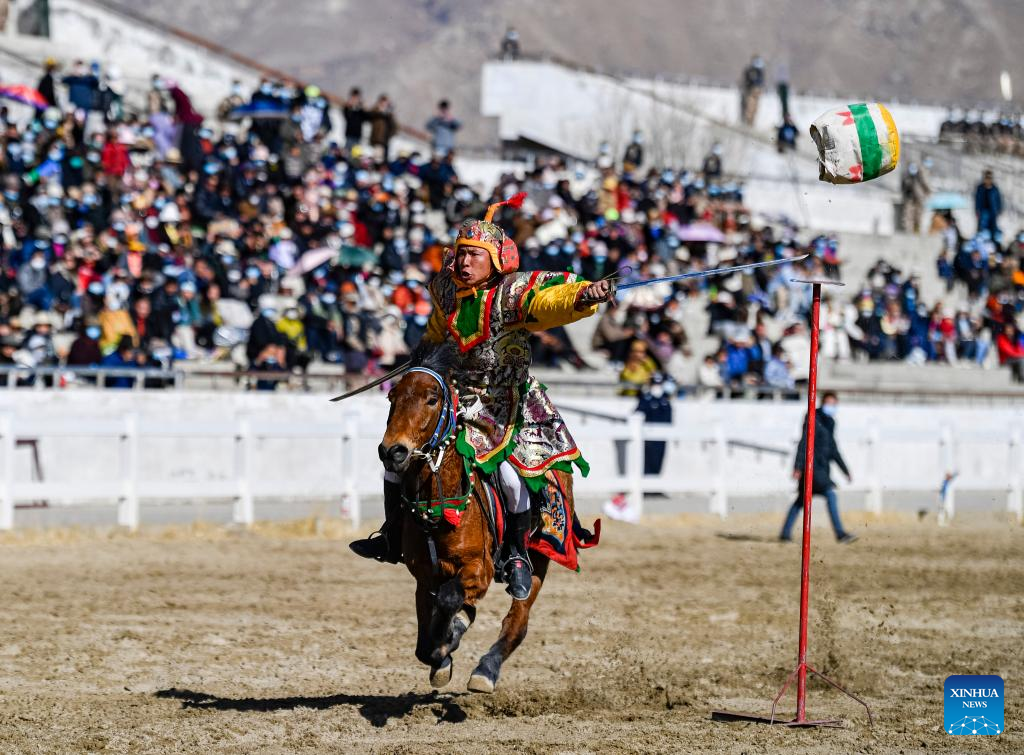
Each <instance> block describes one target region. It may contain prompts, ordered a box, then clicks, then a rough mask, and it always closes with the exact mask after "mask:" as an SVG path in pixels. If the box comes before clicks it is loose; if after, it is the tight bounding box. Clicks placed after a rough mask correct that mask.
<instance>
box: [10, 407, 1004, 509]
mask: <svg viewBox="0 0 1024 755" xmlns="http://www.w3.org/2000/svg"><path fill="white" fill-rule="evenodd" d="M611 403H612V406H611V409H612V410H615V409H622V408H625V407H626V406H628V404H625V403H623V402H618V403H615V402H611ZM564 404H566V406H564V409H565V413H566V417H567V418H568V420H569V424H570V426H571V427H572V429H573V433H574V436H575V437H576V440H577V442H578V443H579V445H580V447H581V448H582V449H583V451H584V454H585V455H586V456H587V458H588V460H589V461H590V464H591V473H590V476H589V477H587V478H585V479H584V478H581V477H578V478H577V482H576V490H577V493H578V495H580V496H589V497H593V496H607V495H609V494H611V493H615V492H626V493H627V494H628V495H629V496H631V498H632V500H633V502H634V503H635V504H636V505H637V506H642V505H643V497H644V494H645V493H647V492H662V493H668V494H672V493H677V494H678V493H689V494H698V495H705V496H707V499H708V511H710V512H711V513H714V514H717V515H719V516H722V517H724V516H726V515H727V514H728V512H729V501H730V499H731V498H734V497H737V496H747V497H750V496H762V495H778V494H780V493H791V492H792V491H793V489H794V483H793V481H792V462H793V449H794V448H795V444H796V440H797V439H798V435H799V429H800V427H799V426H800V418H801V417H802V408H801V407H799V406H798V405H795V404H788V405H779V404H769V403H768V402H723V403H698V402H678V403H677V404H676V407H675V410H676V421H675V423H673V424H663V425H657V424H645V423H644V422H643V419H642V417H641V416H640V415H631V416H629V415H621V416H620V419H619V420H618V421H617V420H616V419H615V418H614V417H613V416H612V415H614V414H615V413H616V412H614V411H608V412H605V415H604V416H594V415H593V414H590V415H584V416H578V411H575V410H573V409H572V408H571V406H568V404H571V402H569V401H567V402H564ZM593 408H594V406H593V404H592V405H591V406H590V408H589V409H588V410H587V411H591V410H592V409H593ZM597 408H599V409H600V407H597ZM383 411H385V410H384V408H383V406H377V405H376V404H373V403H372V402H368V403H367V404H366V405H356V406H355V407H353V408H352V409H346V410H342V411H337V410H335V411H328V410H326V409H325V410H324V411H322V412H321V413H320V414H319V415H317V416H315V417H305V418H303V417H288V416H287V415H285V416H282V414H283V413H282V412H281V411H276V412H274V413H272V414H268V413H259V412H252V413H245V414H236V415H234V416H231V415H222V416H220V417H217V416H213V414H212V412H205V413H203V414H199V415H193V416H181V415H179V416H178V417H175V418H173V419H172V418H169V416H168V414H167V413H166V410H165V413H164V414H161V415H159V416H148V415H145V414H142V413H140V412H138V411H131V412H125V413H122V414H120V415H119V416H115V417H114V418H104V419H96V418H83V417H82V416H80V415H75V414H66V415H64V414H53V413H51V414H50V415H49V416H36V415H37V413H33V415H32V416H29V415H28V414H15V413H14V412H8V413H0V529H11V528H12V527H13V526H14V521H15V520H14V511H15V504H16V503H17V502H24V501H39V500H46V501H47V502H48V503H49V505H51V506H60V505H68V506H74V505H77V504H81V503H87V502H101V503H104V502H106V503H114V502H116V505H117V521H118V523H119V524H121V525H124V526H126V527H129V528H136V527H138V525H139V523H140V501H142V500H146V501H149V502H153V503H160V502H167V501H181V500H191V501H199V500H224V499H232V500H233V501H234V509H233V519H234V521H235V522H238V523H240V524H250V523H252V522H253V520H254V519H255V501H256V500H257V499H284V498H291V499H295V498H306V499H330V500H338V501H342V500H344V501H345V502H346V505H347V510H348V513H349V515H350V516H351V518H352V520H353V522H354V523H355V524H356V525H358V524H359V522H360V519H361V505H360V499H361V497H363V496H367V495H372V496H377V495H379V494H380V484H381V483H380V479H381V468H380V463H379V461H378V460H377V452H376V448H377V444H378V443H379V442H380V438H381V436H382V435H383V417H384V415H383ZM1021 419H1022V418H1021V416H1020V414H1019V413H1011V412H999V411H995V410H990V411H988V412H981V411H970V410H956V409H943V410H934V409H930V408H922V407H916V408H908V407H863V406H857V407H854V406H849V407H844V409H843V419H842V421H841V423H840V426H839V427H840V429H839V433H838V437H839V443H840V446H841V448H842V450H843V453H844V456H845V458H846V460H847V462H848V464H849V466H850V467H851V470H852V472H853V477H854V480H855V485H853V486H844V488H845V489H852V490H859V491H862V492H864V493H865V494H866V495H865V501H866V507H867V509H868V510H869V511H872V512H876V513H877V512H881V511H882V508H883V503H884V496H885V493H886V491H900V492H914V493H921V494H922V500H928V501H929V502H930V501H936V500H937V499H938V490H939V488H940V486H941V484H942V480H943V478H944V477H945V476H946V475H947V474H955V477H954V479H953V482H952V484H951V486H950V487H949V492H948V494H947V495H946V496H945V499H944V504H943V505H944V506H945V511H944V513H945V515H946V516H950V517H951V516H952V515H953V513H954V510H953V507H954V501H955V491H956V490H972V491H986V492H989V493H993V492H994V493H995V494H996V495H998V496H1005V502H1006V504H1005V505H1006V509H1007V510H1008V511H1010V512H1012V513H1014V514H1015V515H1016V516H1017V518H1018V520H1020V519H1021V518H1022V516H1024V474H1022V466H1024V465H1022V462H1024V458H1022V441H1024V435H1022V429H1021V428H1022V427H1024V424H1022V422H1021ZM982 420H984V421H982ZM779 428H784V429H785V432H779ZM72 439H77V440H74V441H72ZM19 440H21V441H23V442H24V441H25V440H31V441H34V442H35V443H36V444H38V446H39V447H41V448H42V449H44V450H46V449H47V447H48V445H47V444H54V447H55V448H59V449H61V450H57V451H54V450H52V449H51V450H50V452H49V458H50V459H51V460H52V459H53V458H54V456H56V457H57V458H59V459H61V460H62V461H63V462H64V463H62V464H61V465H60V466H62V467H63V466H66V465H67V464H69V463H70V461H68V460H70V459H72V458H73V459H77V461H75V462H74V464H73V465H72V466H74V465H77V466H75V469H74V471H73V472H72V474H73V476H74V479H71V480H63V481H61V480H48V479H36V480H31V479H23V478H26V477H28V475H26V474H20V472H21V471H23V470H21V467H20V466H19V465H18V464H17V463H16V443H17V442H18V441H19ZM649 441H664V442H665V443H666V455H665V464H664V468H663V471H662V474H660V475H658V476H645V475H644V474H643V462H644V443H645V442H649ZM72 443H74V445H72ZM103 443H106V444H107V445H108V446H110V448H108V449H107V452H106V456H105V457H104V458H106V459H107V461H106V462H100V461H94V459H99V458H100V457H102V456H103V454H101V453H100V450H101V445H102V444H103ZM61 444H63V445H61ZM160 444H163V445H162V446H161V445H160ZM204 444H206V445H204ZM303 444H305V445H303ZM159 448H165V449H166V452H165V453H164V454H163V455H161V454H160V453H158V452H157V449H159ZM204 449H206V450H204ZM80 450H84V454H82V453H80ZM218 453H219V454H220V455H221V457H222V458H225V459H227V461H226V462H224V463H217V464H213V463H212V462H211V463H210V464H206V462H207V460H208V457H210V458H212V457H213V456H215V455H217V454H218ZM46 457H47V454H44V458H46ZM143 457H145V458H143ZM101 464H102V465H103V466H104V469H103V474H102V475H100V476H97V475H95V474H93V475H90V474H88V472H91V471H95V470H90V469H89V468H88V467H89V466H100V465H101ZM204 464H205V465H206V466H208V467H209V468H208V469H205V470H204V469H200V467H203V466H204ZM22 466H23V465H22ZM52 466H53V465H52V464H50V463H48V464H47V465H46V467H47V469H51V468H52ZM182 470H188V472H189V475H190V476H189V477H187V478H186V477H185V476H183V472H182Z"/></svg>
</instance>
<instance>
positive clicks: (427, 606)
mask: <svg viewBox="0 0 1024 755" xmlns="http://www.w3.org/2000/svg"><path fill="white" fill-rule="evenodd" d="M425 366H427V367H428V370H422V371H421V370H418V369H417V370H413V371H410V372H407V373H406V374H405V375H404V376H403V377H402V379H401V380H400V381H399V382H398V384H397V385H395V387H394V388H393V389H392V390H391V392H390V394H389V395H388V400H389V401H390V402H391V413H390V415H389V416H388V427H387V432H386V433H385V434H384V440H383V442H382V443H381V445H380V448H379V453H380V457H381V460H382V461H383V462H384V465H385V467H386V468H387V469H389V470H391V471H393V472H397V473H398V474H399V475H401V477H402V489H403V497H404V499H405V501H407V502H416V501H437V500H448V501H450V502H456V503H458V502H461V501H463V500H465V501H466V506H465V509H464V510H463V511H462V515H461V521H459V523H458V526H452V525H451V524H450V523H449V522H448V521H446V520H445V519H444V518H443V517H438V516H436V515H435V516H431V515H430V514H429V513H428V514H427V515H426V517H424V511H423V507H422V506H421V507H420V508H418V509H417V508H416V507H415V505H414V504H408V505H406V506H405V507H404V529H403V533H402V550H403V553H404V556H405V564H406V566H407V567H408V569H409V571H410V573H411V574H412V575H413V577H415V578H416V619H417V623H418V626H419V631H418V637H417V640H416V657H417V658H418V659H419V660H420V661H422V662H423V663H426V664H427V665H429V666H430V682H431V684H432V685H433V686H435V687H443V686H444V685H446V684H448V682H449V681H450V680H451V676H452V658H451V656H452V653H454V652H455V650H456V649H457V648H458V647H459V642H460V641H461V639H462V635H463V634H464V633H465V632H466V630H467V629H469V627H470V626H471V625H472V623H473V620H474V618H475V617H476V606H477V605H478V603H479V602H480V601H481V600H482V599H483V597H484V595H486V594H487V588H488V587H490V585H491V581H492V580H493V579H494V568H495V565H494V556H495V553H496V552H497V549H498V546H499V545H500V544H499V543H497V542H496V537H495V532H494V525H493V523H492V522H491V517H490V515H489V514H488V513H487V511H488V510H487V509H486V507H487V505H488V504H487V494H486V492H485V490H484V488H483V483H482V482H481V480H480V477H479V475H478V474H476V473H475V472H470V470H469V468H468V467H467V465H466V464H465V462H464V460H463V458H462V457H461V456H460V455H459V454H458V453H457V452H456V450H455V448H454V445H453V443H454V440H453V439H454V432H455V417H454V412H455V410H454V406H453V401H452V399H453V397H454V396H456V395H457V394H455V393H454V391H453V389H452V387H451V385H450V384H449V383H448V377H447V371H446V370H445V369H444V366H443V365H440V364H438V363H437V362H435V363H434V364H433V365H432V366H431V365H425ZM448 412H451V414H450V415H448V414H447V413H448ZM449 416H450V424H449ZM432 441H433V442H432ZM435 467H436V469H435ZM554 474H557V475H559V476H560V478H561V479H560V480H559V481H560V482H561V484H562V486H563V490H564V491H565V495H566V498H567V499H568V500H571V495H572V476H571V475H567V474H564V473H562V472H555V473H554ZM570 510H571V509H570ZM434 513H435V514H436V513H437V509H435V512H434ZM530 558H531V561H532V563H533V587H532V589H531V590H530V595H529V597H528V598H527V599H526V600H513V601H512V606H511V607H510V608H509V611H508V613H507V614H506V616H505V619H504V621H502V624H501V634H500V635H499V636H498V640H497V642H495V643H494V644H493V645H492V646H491V648H490V649H489V650H488V651H487V653H486V654H484V656H483V657H482V658H481V659H480V662H479V663H478V664H477V666H476V669H475V670H474V671H473V673H472V675H471V676H470V679H469V689H470V690H472V691H474V692H493V691H494V687H495V685H496V684H497V682H498V676H499V674H500V673H501V666H502V664H503V663H504V662H505V661H506V660H507V659H508V657H509V656H510V655H511V654H512V652H513V651H514V650H515V649H516V648H517V647H518V646H519V644H520V643H521V642H522V641H523V639H524V638H525V637H526V627H527V623H528V622H529V619H530V608H531V607H532V606H533V603H534V601H535V600H536V599H537V594H538V593H539V592H540V589H541V586H542V585H543V584H544V577H545V575H546V574H547V569H548V558H547V557H546V556H543V555H541V554H540V553H537V552H536V551H533V552H531V556H530Z"/></svg>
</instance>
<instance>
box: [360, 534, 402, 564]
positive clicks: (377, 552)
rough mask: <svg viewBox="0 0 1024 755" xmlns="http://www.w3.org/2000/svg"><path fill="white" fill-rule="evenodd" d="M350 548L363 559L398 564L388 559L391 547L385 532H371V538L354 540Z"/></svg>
mask: <svg viewBox="0 0 1024 755" xmlns="http://www.w3.org/2000/svg"><path fill="white" fill-rule="evenodd" d="M348 547H349V548H350V549H351V551H352V552H353V553H355V554H356V555H357V556H361V557H362V558H372V559H373V560H375V561H380V562H381V563H398V562H397V561H391V560H390V559H389V558H388V556H389V554H390V550H391V546H390V544H389V543H388V536H387V535H385V534H384V532H383V530H377V531H376V532H371V533H370V535H369V537H364V538H362V539H361V540H353V541H352V542H351V543H349V544H348Z"/></svg>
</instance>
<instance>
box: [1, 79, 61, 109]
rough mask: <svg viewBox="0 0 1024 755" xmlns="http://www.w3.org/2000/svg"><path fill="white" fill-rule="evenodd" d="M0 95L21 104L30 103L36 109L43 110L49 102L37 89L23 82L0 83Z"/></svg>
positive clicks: (48, 105)
mask: <svg viewBox="0 0 1024 755" xmlns="http://www.w3.org/2000/svg"><path fill="white" fill-rule="evenodd" d="M0 97H3V98H4V99H8V100H14V101H15V102H20V103H21V104H23V105H30V106H32V107H34V108H36V109H37V110H45V109H46V108H48V107H50V103H49V102H47V101H46V98H45V97H43V95H41V94H40V93H39V90H38V89H33V88H32V87H30V86H26V85H25V84H2V85H0Z"/></svg>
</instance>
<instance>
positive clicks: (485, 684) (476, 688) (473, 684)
mask: <svg viewBox="0 0 1024 755" xmlns="http://www.w3.org/2000/svg"><path fill="white" fill-rule="evenodd" d="M467 686H468V687H469V691H470V692H486V693H487V694H492V693H493V692H494V682H493V681H491V680H490V679H488V678H487V677H486V676H484V675H483V674H473V675H472V676H471V677H469V684H468V685H467Z"/></svg>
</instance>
